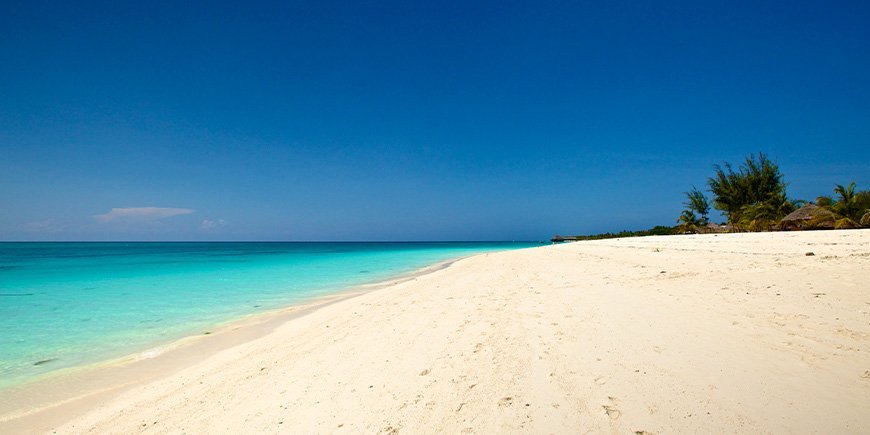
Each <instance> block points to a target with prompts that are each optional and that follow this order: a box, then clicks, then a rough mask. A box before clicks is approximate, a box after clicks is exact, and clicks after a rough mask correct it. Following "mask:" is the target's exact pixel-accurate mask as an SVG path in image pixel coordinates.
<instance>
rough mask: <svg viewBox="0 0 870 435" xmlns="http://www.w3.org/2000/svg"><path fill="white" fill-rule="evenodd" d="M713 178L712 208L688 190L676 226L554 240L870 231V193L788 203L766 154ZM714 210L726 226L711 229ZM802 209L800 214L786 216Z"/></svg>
mask: <svg viewBox="0 0 870 435" xmlns="http://www.w3.org/2000/svg"><path fill="white" fill-rule="evenodd" d="M713 169H714V174H713V176H712V177H710V178H708V179H707V186H708V187H709V191H710V193H712V195H713V196H712V198H713V200H712V202H711V201H710V200H708V199H707V196H706V195H705V194H704V192H702V191H701V190H699V189H698V188H696V187H695V186H692V190H690V191H688V192H685V195H686V200H685V201H684V202H683V206H684V207H685V208H684V209H683V211H682V212H681V213H680V216H679V217H678V218H677V224H678V225H677V226H675V227H667V226H656V227H654V228H651V229H649V230H641V231H620V232H618V233H603V234H593V235H586V236H570V237H568V238H567V239H566V238H561V237H560V238H558V239H556V238H554V241H562V240H599V239H614V238H622V237H639V236H651V235H670V234H686V233H698V232H704V233H709V232H730V231H771V230H779V229H824V228H836V229H847V228H870V190H862V191H859V190H857V186H856V184H855V183H854V182H852V183H849V184H848V185H845V186H844V185H841V184H838V185H836V186H835V187H834V195H833V196H819V197H817V198H816V200H815V202H808V201H804V200H795V199H790V198H789V197H788V195H787V194H786V183H785V181H783V180H784V177H783V174H782V173H781V172H780V171H779V166H778V165H777V164H776V162H774V161H772V160H770V159H769V158H768V157H767V156H766V155H765V154H763V153H759V154H758V155H750V156H748V157H746V159H745V160H744V161H743V163H742V164H740V166H739V167H737V168H736V169H735V167H734V166H732V165H731V164H730V163H727V162H726V163H723V164H722V165H721V166H720V165H715V166H713ZM711 204H712V207H713V208H715V209H717V210H720V211H721V212H722V214H723V215H725V217H726V219H727V221H728V222H727V226H721V227H720V226H718V225H716V224H713V223H710V220H709V217H708V215H709V213H710V208H711ZM809 204H812V205H814V206H815V208H814V207H812V206H811V207H806V208H802V209H801V210H800V211H799V212H798V213H795V214H793V215H791V216H789V217H788V219H787V220H783V218H785V217H786V216H788V215H789V214H791V213H792V212H794V211H795V210H797V209H798V208H801V207H804V206H805V205H809Z"/></svg>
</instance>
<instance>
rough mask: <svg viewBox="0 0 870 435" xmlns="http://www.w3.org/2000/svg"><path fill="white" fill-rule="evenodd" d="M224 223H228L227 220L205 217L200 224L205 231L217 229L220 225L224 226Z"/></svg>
mask: <svg viewBox="0 0 870 435" xmlns="http://www.w3.org/2000/svg"><path fill="white" fill-rule="evenodd" d="M224 224H226V221H224V220H223V219H217V220H211V219H203V221H202V224H200V226H199V228H200V229H201V230H204V231H209V230H216V229H218V228H219V227H222V226H224Z"/></svg>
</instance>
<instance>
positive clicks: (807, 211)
mask: <svg viewBox="0 0 870 435" xmlns="http://www.w3.org/2000/svg"><path fill="white" fill-rule="evenodd" d="M825 214H831V212H830V211H829V210H827V209H824V208H822V207H819V206H817V205H815V204H807V205H805V206H803V207H801V208H799V209H797V210H795V211H793V212H791V213H789V214H788V215H787V216H786V217H784V218H782V221H781V222H794V221H808V220H810V219H813V218H815V217H816V216H819V215H825Z"/></svg>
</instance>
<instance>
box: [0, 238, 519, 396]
mask: <svg viewBox="0 0 870 435" xmlns="http://www.w3.org/2000/svg"><path fill="white" fill-rule="evenodd" d="M529 246H534V245H533V244H531V243H0V388H2V387H4V386H10V385H14V384H17V383H20V382H22V381H27V380H29V379H33V378H35V377H37V376H40V375H43V374H45V373H48V372H51V371H54V370H58V369H61V368H66V367H72V366H78V365H82V364H87V363H92V362H97V361H101V360H105V359H109V358H114V357H119V356H123V355H126V354H130V353H132V352H135V351H140V350H144V349H147V348H149V347H152V346H155V345H158V344H161V343H166V342H169V341H172V340H174V339H177V338H180V337H182V336H185V335H189V334H199V333H202V332H204V331H207V330H208V328H209V327H211V326H214V325H216V324H220V323H223V322H227V321H230V320H233V319H236V318H239V317H241V316H245V315H248V314H252V313H257V312H261V311H266V310H269V309H274V308H278V307H283V306H287V305H290V304H293V303H296V302H300V301H303V300H305V299H309V298H312V297H316V296H320V295H325V294H328V293H330V292H336V291H339V290H341V289H344V288H346V287H348V286H352V285H358V284H363V283H367V282H374V281H380V280H384V279H387V278H389V277H392V276H396V275H400V274H403V273H408V272H411V271H413V270H416V269H419V268H421V267H425V266H428V265H431V264H434V263H437V262H440V261H444V260H448V259H452V258H458V257H462V256H465V255H470V254H475V253H481V252H487V251H496V250H506V249H515V248H524V247H529Z"/></svg>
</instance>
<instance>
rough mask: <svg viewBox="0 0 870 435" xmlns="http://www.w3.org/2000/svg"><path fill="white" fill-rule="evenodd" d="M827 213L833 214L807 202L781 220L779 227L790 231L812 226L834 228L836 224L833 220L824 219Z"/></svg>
mask: <svg viewBox="0 0 870 435" xmlns="http://www.w3.org/2000/svg"><path fill="white" fill-rule="evenodd" d="M827 215H833V213H831V211H830V210H828V209H825V208H822V207H819V206H817V205H815V204H807V205H805V206H803V207H801V208H799V209H797V210H795V211H793V212H791V213H789V214H788V215H787V216H786V217H784V218H782V220H781V221H779V229H781V230H784V231H789V230H806V229H811V228H833V227H834V226H833V223H832V222H831V221H825V220H823V217H824V216H827ZM813 221H815V222H813ZM810 225H812V227H810Z"/></svg>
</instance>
